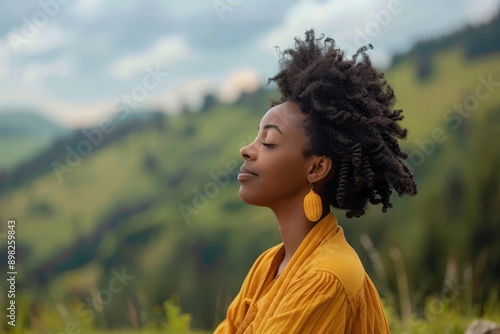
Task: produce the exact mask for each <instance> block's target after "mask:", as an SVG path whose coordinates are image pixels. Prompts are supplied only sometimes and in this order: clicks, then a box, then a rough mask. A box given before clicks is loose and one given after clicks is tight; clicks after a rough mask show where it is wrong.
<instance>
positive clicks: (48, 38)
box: [7, 23, 68, 55]
mask: <svg viewBox="0 0 500 334" xmlns="http://www.w3.org/2000/svg"><path fill="white" fill-rule="evenodd" d="M28 27H29V25H27V24H25V25H24V26H21V27H16V28H15V29H13V30H12V31H10V32H9V33H8V34H7V39H8V41H9V45H10V47H11V48H12V50H13V51H14V52H15V53H16V54H19V55H23V54H26V55H33V54H41V53H44V52H47V51H49V50H52V49H54V48H56V47H59V46H60V45H62V44H64V43H66V42H67V41H68V36H67V30H64V29H63V28H62V27H60V26H59V25H58V24H55V23H49V24H47V25H46V26H42V27H40V28H38V27H35V26H34V25H33V26H32V27H31V28H28Z"/></svg>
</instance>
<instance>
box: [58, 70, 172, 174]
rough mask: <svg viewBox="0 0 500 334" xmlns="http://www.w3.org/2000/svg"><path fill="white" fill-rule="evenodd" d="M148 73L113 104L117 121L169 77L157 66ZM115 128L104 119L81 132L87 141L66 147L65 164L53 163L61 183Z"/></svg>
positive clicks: (110, 121) (83, 140) (109, 121)
mask: <svg viewBox="0 0 500 334" xmlns="http://www.w3.org/2000/svg"><path fill="white" fill-rule="evenodd" d="M146 71H147V73H148V74H147V75H146V76H144V78H143V79H142V83H141V84H140V85H136V86H134V87H133V88H132V89H131V91H130V92H129V93H128V94H122V95H121V96H120V98H119V99H117V100H115V101H114V102H113V107H112V110H113V113H114V114H115V115H116V119H118V120H120V121H123V120H125V119H126V118H127V116H128V114H129V113H130V110H131V109H134V108H137V106H138V105H139V103H141V102H142V101H144V100H145V99H146V98H147V97H148V95H149V93H150V92H151V91H153V90H154V89H156V88H157V87H159V86H160V84H161V83H162V82H163V80H164V79H165V78H166V77H168V75H169V74H168V72H164V71H162V70H161V69H160V67H159V65H157V66H156V69H153V68H152V67H150V66H148V67H147V68H146ZM115 128H116V126H115V124H113V122H112V120H111V119H109V118H103V119H101V120H100V121H99V126H98V127H97V128H93V129H85V130H82V131H81V133H82V134H83V135H84V136H85V138H87V139H82V140H80V141H79V142H78V143H77V144H76V145H75V147H71V146H70V145H66V147H65V150H66V152H67V154H66V158H65V163H61V162H58V161H54V162H52V163H51V166H52V169H53V170H54V173H55V174H56V176H57V179H58V180H59V183H61V182H62V181H63V176H64V174H65V173H72V172H73V171H74V169H75V168H76V167H78V166H79V165H80V164H81V162H82V160H83V158H84V157H86V156H88V155H89V154H91V153H92V151H93V150H94V148H97V147H98V146H99V145H101V143H102V141H103V139H104V136H105V135H107V134H108V135H109V134H110V133H112V132H113V131H114V130H115Z"/></svg>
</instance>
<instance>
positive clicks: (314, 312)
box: [255, 271, 351, 334]
mask: <svg viewBox="0 0 500 334" xmlns="http://www.w3.org/2000/svg"><path fill="white" fill-rule="evenodd" d="M350 313H351V312H350V305H349V301H348V298H347V295H346V293H345V289H344V287H343V286H342V284H341V283H340V282H339V281H338V280H337V278H336V277H335V276H334V275H333V274H331V273H329V272H323V271H319V272H312V273H310V274H308V275H305V276H304V277H303V278H302V279H300V280H298V281H297V283H295V284H294V285H293V286H292V287H291V288H290V289H289V290H288V291H287V292H286V294H285V295H284V296H283V299H282V301H281V302H280V305H279V306H278V308H277V309H276V313H275V315H274V316H272V317H271V318H269V319H268V320H267V321H266V322H265V323H264V324H263V325H262V326H259V328H257V330H256V331H255V334H298V333H314V334H326V333H328V334H333V333H348V332H349V324H348V318H349V316H350Z"/></svg>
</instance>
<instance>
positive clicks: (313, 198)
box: [304, 183, 323, 222]
mask: <svg viewBox="0 0 500 334" xmlns="http://www.w3.org/2000/svg"><path fill="white" fill-rule="evenodd" d="M310 186H311V191H309V193H308V194H307V195H306V196H305V197H304V213H305V214H306V217H307V219H309V220H310V221H312V222H317V221H318V220H319V219H320V218H321V214H322V213H323V205H322V203H321V197H320V196H319V195H318V194H316V193H315V192H314V191H313V188H314V185H313V184H312V183H311V184H310Z"/></svg>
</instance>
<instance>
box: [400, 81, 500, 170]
mask: <svg viewBox="0 0 500 334" xmlns="http://www.w3.org/2000/svg"><path fill="white" fill-rule="evenodd" d="M477 79H478V81H479V83H478V84H477V85H476V87H475V89H474V93H471V94H469V95H467V96H466V97H465V98H464V99H463V100H462V102H460V103H455V104H454V105H453V106H452V107H451V108H449V109H447V110H445V112H444V114H443V120H444V121H445V123H447V124H449V125H450V127H451V128H452V129H453V130H457V129H458V128H459V127H460V126H461V125H462V123H463V120H464V119H467V118H469V117H470V116H471V115H472V113H474V112H475V111H477V110H478V109H479V106H480V105H481V101H485V100H487V99H488V98H489V97H490V96H491V95H492V94H493V93H494V92H495V90H496V89H497V88H498V87H500V81H493V74H491V73H490V74H489V75H488V76H487V78H486V79H485V78H484V77H483V76H482V75H481V76H478V77H477ZM446 140H448V136H447V135H446V131H445V130H444V129H443V128H440V127H436V128H435V129H433V130H432V132H431V136H430V138H425V139H423V140H418V139H415V140H414V143H415V145H417V146H418V149H415V150H413V151H411V152H410V154H409V157H408V160H407V165H408V167H409V168H410V170H411V171H412V172H413V171H414V170H415V168H416V167H418V166H421V165H422V164H423V163H424V161H425V160H426V158H428V157H429V156H431V155H432V154H434V152H435V151H436V146H437V145H438V144H442V143H444V142H445V141H446Z"/></svg>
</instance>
